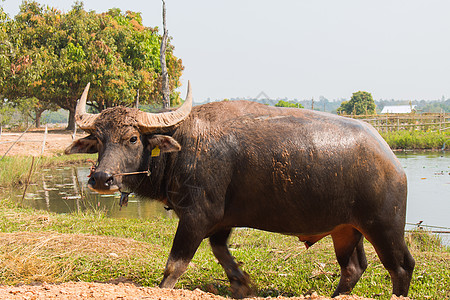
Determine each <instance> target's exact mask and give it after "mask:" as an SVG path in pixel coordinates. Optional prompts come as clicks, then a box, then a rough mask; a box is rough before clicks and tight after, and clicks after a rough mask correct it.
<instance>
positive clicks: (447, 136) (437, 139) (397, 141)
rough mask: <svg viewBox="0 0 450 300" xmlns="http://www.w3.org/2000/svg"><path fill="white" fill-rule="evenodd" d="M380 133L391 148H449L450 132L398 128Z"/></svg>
mask: <svg viewBox="0 0 450 300" xmlns="http://www.w3.org/2000/svg"><path fill="white" fill-rule="evenodd" d="M380 134H381V136H382V137H383V138H384V139H385V140H386V142H387V143H388V145H389V147H391V149H433V150H440V149H442V148H443V147H444V149H446V150H448V149H450V132H441V133H439V132H428V131H409V130H400V131H393V132H381V133H380ZM444 143H445V146H444Z"/></svg>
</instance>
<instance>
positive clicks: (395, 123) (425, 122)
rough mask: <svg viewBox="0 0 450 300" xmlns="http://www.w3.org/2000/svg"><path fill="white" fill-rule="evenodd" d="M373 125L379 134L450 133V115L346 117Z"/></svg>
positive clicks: (410, 114) (422, 114) (412, 114)
mask: <svg viewBox="0 0 450 300" xmlns="http://www.w3.org/2000/svg"><path fill="white" fill-rule="evenodd" d="M345 117H349V118H353V119H359V120H362V121H365V122H367V123H369V124H371V125H372V126H373V127H375V129H377V130H378V131H379V132H389V131H398V130H410V131H415V130H419V131H438V132H443V131H450V113H421V114H419V113H409V114H382V115H345Z"/></svg>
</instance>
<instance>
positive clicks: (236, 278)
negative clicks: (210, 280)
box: [209, 229, 252, 298]
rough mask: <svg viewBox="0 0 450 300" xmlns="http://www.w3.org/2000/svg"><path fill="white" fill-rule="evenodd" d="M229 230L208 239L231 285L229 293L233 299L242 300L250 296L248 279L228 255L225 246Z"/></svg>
mask: <svg viewBox="0 0 450 300" xmlns="http://www.w3.org/2000/svg"><path fill="white" fill-rule="evenodd" d="M230 233H231V230H229V229H228V230H222V231H219V232H216V233H215V234H213V235H212V236H210V238H209V242H210V244H211V248H212V251H213V253H214V255H215V256H216V258H217V260H218V261H219V263H220V264H221V265H222V267H223V268H224V270H225V273H226V274H227V277H228V279H229V280H230V283H231V291H232V293H233V297H234V298H244V297H247V296H249V295H251V293H252V291H251V288H250V286H249V283H250V279H249V276H248V274H247V273H245V272H242V271H241V270H240V269H239V265H238V264H237V263H236V261H235V260H234V258H233V256H232V255H231V254H230V252H229V250H228V246H227V241H228V237H229V236H230Z"/></svg>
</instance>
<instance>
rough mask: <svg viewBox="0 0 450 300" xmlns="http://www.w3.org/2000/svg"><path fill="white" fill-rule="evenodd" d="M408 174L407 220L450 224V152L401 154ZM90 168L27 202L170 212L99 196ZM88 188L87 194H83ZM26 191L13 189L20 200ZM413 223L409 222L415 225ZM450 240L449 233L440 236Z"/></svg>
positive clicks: (142, 214)
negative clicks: (92, 186) (89, 182)
mask: <svg viewBox="0 0 450 300" xmlns="http://www.w3.org/2000/svg"><path fill="white" fill-rule="evenodd" d="M396 155H397V157H398V158H399V160H400V162H401V164H402V166H403V167H404V168H405V171H406V174H407V177H408V208H407V222H408V223H410V224H415V223H418V222H420V221H423V224H427V225H434V226H439V227H446V228H449V227H450V153H449V152H422V153H415V152H404V153H397V154H396ZM88 174H89V169H88V168H87V167H77V168H75V167H65V168H59V169H51V170H50V169H49V170H44V171H43V172H42V174H41V178H40V179H39V180H38V182H37V184H36V185H32V186H30V187H29V188H28V193H27V194H26V196H25V203H26V204H28V205H29V206H32V207H34V208H37V209H43V210H48V211H52V212H57V213H69V212H76V211H83V210H86V209H96V210H102V211H105V212H106V215H107V216H109V217H112V218H152V217H155V216H169V217H170V216H171V212H167V211H166V210H165V209H164V207H163V205H162V204H160V203H158V202H156V201H148V200H143V199H139V198H137V197H134V196H131V195H130V199H129V202H128V207H123V208H122V209H120V208H119V205H118V203H119V198H120V194H118V193H117V194H115V195H98V194H96V193H93V192H91V191H90V190H89V189H87V188H86V184H87V175H88ZM81 192H82V193H83V197H81V196H80V193H81ZM22 194H23V191H21V190H18V191H14V197H16V198H17V199H21V197H22ZM413 227H415V226H414V225H408V226H407V228H408V229H411V228H413ZM428 229H433V230H444V231H450V229H442V228H428ZM441 236H442V237H443V239H444V242H445V243H446V244H450V234H443V235H441Z"/></svg>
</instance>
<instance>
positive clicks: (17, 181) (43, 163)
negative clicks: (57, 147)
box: [0, 154, 97, 188]
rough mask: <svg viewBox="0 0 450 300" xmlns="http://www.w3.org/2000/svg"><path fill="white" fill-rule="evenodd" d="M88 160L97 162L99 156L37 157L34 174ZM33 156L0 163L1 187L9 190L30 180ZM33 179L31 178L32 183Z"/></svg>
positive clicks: (14, 158) (5, 159)
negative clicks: (29, 174)
mask: <svg viewBox="0 0 450 300" xmlns="http://www.w3.org/2000/svg"><path fill="white" fill-rule="evenodd" d="M87 159H92V160H94V161H95V160H97V154H74V155H60V156H53V157H45V156H44V157H37V158H36V159H35V163H34V166H33V174H37V173H39V171H40V170H42V169H45V168H51V167H55V166H61V165H64V166H67V165H68V164H80V163H81V162H85V161H86V160H87ZM31 162H32V157H31V156H6V157H5V158H4V159H3V160H1V161H0V187H3V188H8V187H12V186H18V185H22V184H24V183H25V182H26V180H27V178H28V173H29V171H30V168H31ZM32 180H33V177H32V178H31V181H32Z"/></svg>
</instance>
